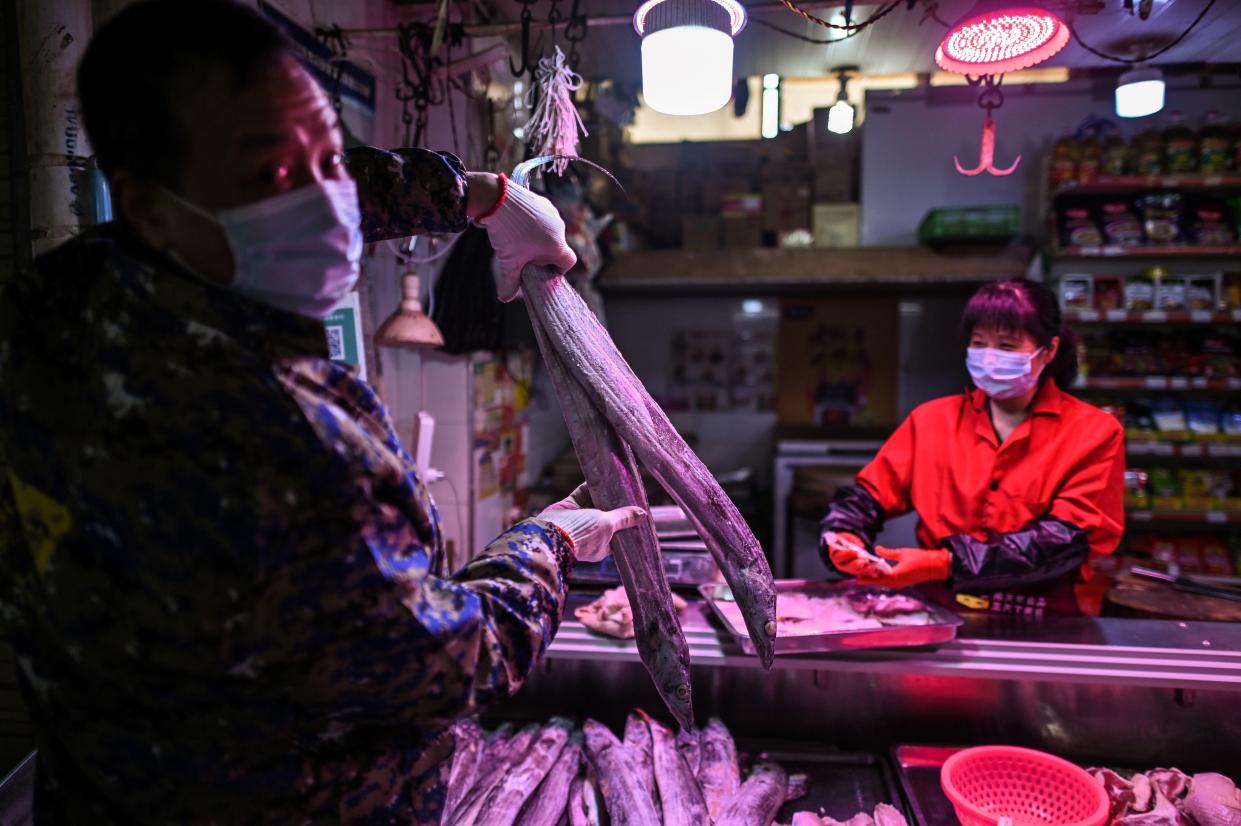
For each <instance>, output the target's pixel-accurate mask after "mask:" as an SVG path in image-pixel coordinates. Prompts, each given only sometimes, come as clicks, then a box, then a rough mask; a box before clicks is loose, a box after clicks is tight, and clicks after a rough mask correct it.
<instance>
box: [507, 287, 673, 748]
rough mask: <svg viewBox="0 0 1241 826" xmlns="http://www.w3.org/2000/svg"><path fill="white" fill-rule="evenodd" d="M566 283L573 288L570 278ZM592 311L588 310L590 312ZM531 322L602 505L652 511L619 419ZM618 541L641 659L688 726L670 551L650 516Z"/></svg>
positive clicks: (594, 493)
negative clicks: (614, 420)
mask: <svg viewBox="0 0 1241 826" xmlns="http://www.w3.org/2000/svg"><path fill="white" fill-rule="evenodd" d="M565 286H566V289H569V290H572V287H569V286H568V285H567V284H566V285H565ZM583 309H584V308H583ZM586 312H588V313H589V311H588V310H587V311H586ZM592 317H593V316H592ZM530 323H531V325H532V326H533V327H534V332H535V337H536V338H537V340H538V342H539V348H540V349H541V350H542V351H543V361H544V363H545V364H546V365H547V371H548V375H549V376H551V379H552V385H553V386H554V387H555V388H556V396H557V397H558V398H559V399H560V409H561V413H562V415H563V416H564V420H565V426H566V427H567V428H568V430H569V437H570V439H571V440H572V442H573V450H574V451H575V452H576V453H577V456H578V461H579V462H580V463H581V466H582V472H583V474H584V475H585V476H586V481H587V483H588V484H589V490H590V498H591V500H592V501H593V503H594V505H595V507H598V508H603V509H605V510H611V509H614V508H620V507H624V506H626V505H637V506H639V507H641V508H642V509H643V510H646V511H647V512H648V513H649V510H650V507H649V505H648V503H647V499H646V488H645V486H644V485H643V483H642V477H641V475H640V474H639V473H638V467H637V464H636V463H635V462H634V459H633V452H632V451H631V450H630V449H629V447H628V446H627V445H626V444H625V443H624V442H622V441H621V440H620V438H619V437H618V436H617V435H616V431H615V430H614V429H613V427H612V425H610V424H609V423H608V421H607V419H605V418H604V417H603V416H602V415H601V414H600V413H599V411H598V409H597V408H596V407H595V403H594V402H593V401H591V399H590V397H589V396H588V395H587V394H586V392H585V390H583V388H582V387H581V385H580V384H578V382H577V380H576V379H575V378H574V377H573V376H572V375H571V374H570V372H569V370H568V368H567V367H566V366H565V363H564V360H563V359H562V358H561V356H560V353H559V352H558V350H557V349H556V348H555V347H553V346H552V344H551V343H550V341H549V340H548V336H547V334H546V331H545V330H544V329H543V328H542V326H541V325H540V322H539V320H538V319H537V318H536V317H535V316H534V315H533V314H532V315H531V318H530ZM612 547H613V548H614V549H615V551H616V553H615V554H613V557H612V558H613V559H614V560H615V562H616V569H617V571H619V573H620V576H621V582H623V583H624V585H625V592H626V593H627V594H628V595H629V605H630V607H631V608H632V610H633V628H634V637H635V640H636V642H637V645H638V655H639V656H640V657H641V658H642V664H643V665H645V666H646V670H647V672H648V673H650V675H651V679H652V680H653V681H654V683H655V688H656V690H657V691H658V692H659V695H660V697H662V698H663V700H664V703H665V704H666V705H667V706H668V710H669V711H671V712H672V715H673V717H675V718H676V719H677V720H678V721H681V723H682V725H692V723H693V719H694V707H693V699H692V696H691V694H690V682H689V645H688V643H686V641H685V634H684V632H683V631H682V630H681V619H680V617H679V616H677V611H676V608H675V607H673V604H672V589H671V588H670V587H669V586H668V579H667V577H666V576H664V563H663V556H662V554H661V553H660V550H659V539H658V538H657V537H656V536H655V525H654V523H652V522H651V520H649V519H646V520H643V521H642V522H641V523H640V524H639V525H637V526H635V527H633V528H631V529H630V530H626V531H621V532H620V533H618V534H616V536H614V537H613V538H612Z"/></svg>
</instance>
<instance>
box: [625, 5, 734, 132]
mask: <svg viewBox="0 0 1241 826" xmlns="http://www.w3.org/2000/svg"><path fill="white" fill-rule="evenodd" d="M745 23H746V13H745V9H744V8H743V7H742V6H741V4H740V3H738V2H736V0H646V2H645V3H643V4H642V5H641V6H639V7H638V10H637V11H636V12H635V13H634V15H633V27H634V29H635V30H637V32H638V34H639V35H641V36H642V97H643V100H645V101H646V105H647V106H649V107H651V108H652V109H654V110H655V111H657V112H663V113H664V114H668V115H705V114H706V113H708V112H714V111H715V110H717V109H719V108H720V107H722V106H723V105H724V104H726V103H728V100H729V98H730V97H732V86H733V37H734V36H735V35H736V34H737V33H738V32H739V31H741V29H742V28H744V27H745Z"/></svg>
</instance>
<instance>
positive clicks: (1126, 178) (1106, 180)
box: [1055, 172, 1241, 195]
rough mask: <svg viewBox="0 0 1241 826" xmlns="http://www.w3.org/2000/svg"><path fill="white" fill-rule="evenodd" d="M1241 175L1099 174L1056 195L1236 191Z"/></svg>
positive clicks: (1061, 189)
mask: <svg viewBox="0 0 1241 826" xmlns="http://www.w3.org/2000/svg"><path fill="white" fill-rule="evenodd" d="M1237 188H1241V175H1236V174H1231V173H1230V174H1218V175H1212V174H1202V173H1197V172H1187V173H1182V174H1176V175H1171V174H1170V175H1100V176H1099V177H1097V178H1095V179H1094V180H1093V181H1090V182H1088V183H1077V182H1075V181H1073V182H1069V183H1066V184H1062V185H1060V186H1059V187H1058V188H1057V189H1056V192H1055V194H1056V195H1065V194H1074V195H1088V194H1095V193H1106V192H1128V191H1131V190H1132V191H1140V190H1148V189H1237Z"/></svg>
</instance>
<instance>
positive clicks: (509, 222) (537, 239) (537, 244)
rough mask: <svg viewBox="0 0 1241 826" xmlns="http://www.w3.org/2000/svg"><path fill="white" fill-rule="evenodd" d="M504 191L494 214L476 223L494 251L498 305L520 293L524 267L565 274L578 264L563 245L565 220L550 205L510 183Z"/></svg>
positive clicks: (536, 195) (574, 256)
mask: <svg viewBox="0 0 1241 826" xmlns="http://www.w3.org/2000/svg"><path fill="white" fill-rule="evenodd" d="M507 187H508V190H507V192H506V193H505V195H504V196H503V197H504V200H503V202H501V204H500V207H499V209H497V210H496V212H495V214H494V215H490V216H488V217H487V218H484V219H483V220H481V221H479V222H478V223H479V226H481V227H483V229H485V230H487V236H488V237H489V238H490V239H491V246H492V247H493V248H494V249H495V251H496V261H497V263H498V264H499V265H500V277H499V279H498V280H497V282H496V288H497V291H498V292H499V294H500V300H501V301H512V300H513V299H514V298H516V297H517V295H518V293H520V292H521V271H522V269H524V268H525V266H526V265H527V264H538V265H541V266H545V267H552V268H553V269H555V270H556V271H557V272H560V273H566V272H568V271H569V270H571V269H573V265H574V264H576V263H577V256H576V255H574V254H573V250H571V249H569V245H568V243H567V242H566V241H565V237H564V219H563V218H561V217H560V213H559V212H557V211H556V207H554V206H552V202H551V201H549V200H547V199H546V198H544V197H543V196H542V195H538V194H536V193H534V192H531V191H530V190H528V189H526V188H525V187H523V186H518V185H517V184H515V183H513V182H512V181H509V182H508V184H507Z"/></svg>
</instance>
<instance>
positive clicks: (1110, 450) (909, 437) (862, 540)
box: [820, 278, 1125, 615]
mask: <svg viewBox="0 0 1241 826" xmlns="http://www.w3.org/2000/svg"><path fill="white" fill-rule="evenodd" d="M961 332H962V336H963V338H964V339H965V343H966V345H967V350H966V359H965V362H966V367H967V368H968V369H969V373H970V376H971V378H972V379H973V381H974V387H975V389H973V390H970V391H967V392H965V393H962V394H960V395H956V396H948V397H945V398H942V399H936V400H934V401H931V402H927V403H926V404H923V405H921V406H919V407H918V408H916V409H915V410H914V411H913V412H912V413H910V414H909V417H908V418H907V419H905V421H904V422H903V423H902V424H901V426H900V427H899V428H897V430H896V432H895V433H894V434H892V437H891V438H890V439H888V441H887V443H885V444H884V446H883V448H882V449H880V451H879V454H878V455H877V456H876V457H875V459H874V460H873V461H872V462H871V463H870V464H868V465H867V466H866V467H865V468H863V469H862V471H861V473H859V474H858V476H857V479H856V484H854V485H849V486H847V487H845V488H843V489H842V490H840V491H839V492H838V493H837V495H836V498H835V500H834V501H833V503H832V506H831V508H830V510H829V511H828V514H827V516H826V517H824V519H823V523H822V527H823V533H822V541H821V543H820V544H821V548H822V551H823V555H824V558H825V560H826V562H827V564H828V566H829V567H830V568H832V569H834V570H836V571H839V572H840V573H842V574H845V575H846V576H855V577H857V578H858V582H859V583H860V584H862V585H873V586H880V587H887V588H906V587H909V586H911V585H922V584H926V585H927V586H928V590H929V591H930V592H932V595H933V596H934V595H937V594H936V593H935V592H938V595H941V596H943V597H946V598H949V599H953V598H955V601H956V602H957V603H958V604H960V605H965V606H967V607H972V608H983V609H989V610H993V611H999V612H1006V613H1007V612H1011V613H1019V614H1026V615H1041V614H1043V613H1045V612H1050V613H1076V612H1077V610H1078V609H1077V600H1076V599H1075V597H1074V590H1073V585H1074V583H1075V582H1076V581H1078V580H1077V576H1076V574H1078V573H1079V572H1080V574H1081V576H1082V577H1088V576H1089V565H1088V560H1089V559H1090V557H1091V556H1092V555H1101V554H1108V553H1111V552H1112V551H1113V550H1115V549H1116V546H1117V545H1118V544H1119V542H1120V537H1121V534H1122V532H1123V530H1124V470H1125V466H1124V431H1123V429H1122V427H1121V425H1120V423H1119V422H1118V421H1117V420H1116V418H1115V417H1113V416H1111V415H1109V414H1107V413H1105V412H1103V411H1102V410H1100V409H1099V408H1097V407H1094V406H1093V405H1090V404H1087V403H1085V402H1083V401H1080V400H1078V399H1076V398H1074V397H1073V396H1070V395H1069V394H1068V393H1066V392H1064V391H1065V390H1066V389H1067V388H1068V387H1069V386H1070V384H1071V383H1072V382H1073V379H1074V377H1075V375H1076V372H1077V356H1076V348H1075V346H1074V337H1073V334H1072V333H1071V332H1070V331H1069V329H1068V328H1067V327H1066V326H1064V325H1063V323H1062V321H1061V317H1060V308H1059V305H1058V303H1057V301H1056V297H1055V295H1054V294H1053V293H1052V292H1051V290H1049V289H1048V288H1047V287H1045V286H1044V285H1042V284H1040V283H1038V282H1035V281H1030V280H1028V279H1024V278H1019V279H1014V280H1011V281H1003V282H999V283H995V284H988V285H986V286H984V287H982V288H981V289H980V290H979V291H978V292H977V293H975V294H974V297H973V298H971V299H970V302H969V304H968V305H967V306H966V308H965V314H964V316H963V318H962V320H961ZM910 510H913V511H916V512H917V513H918V517H919V521H918V530H917V537H918V545H919V547H917V548H883V547H878V548H876V547H874V539H875V535H876V534H877V533H878V532H879V531H880V530H881V529H882V527H883V523H884V520H885V519H887V518H888V517H891V516H897V515H899V514H903V513H906V512H908V511H910ZM862 549H864V550H865V551H866V552H870V551H874V552H876V553H877V554H878V556H879V557H882V561H876V560H875V559H874V557H873V556H870V554H869V553H864V552H859V551H860V550H862Z"/></svg>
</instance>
